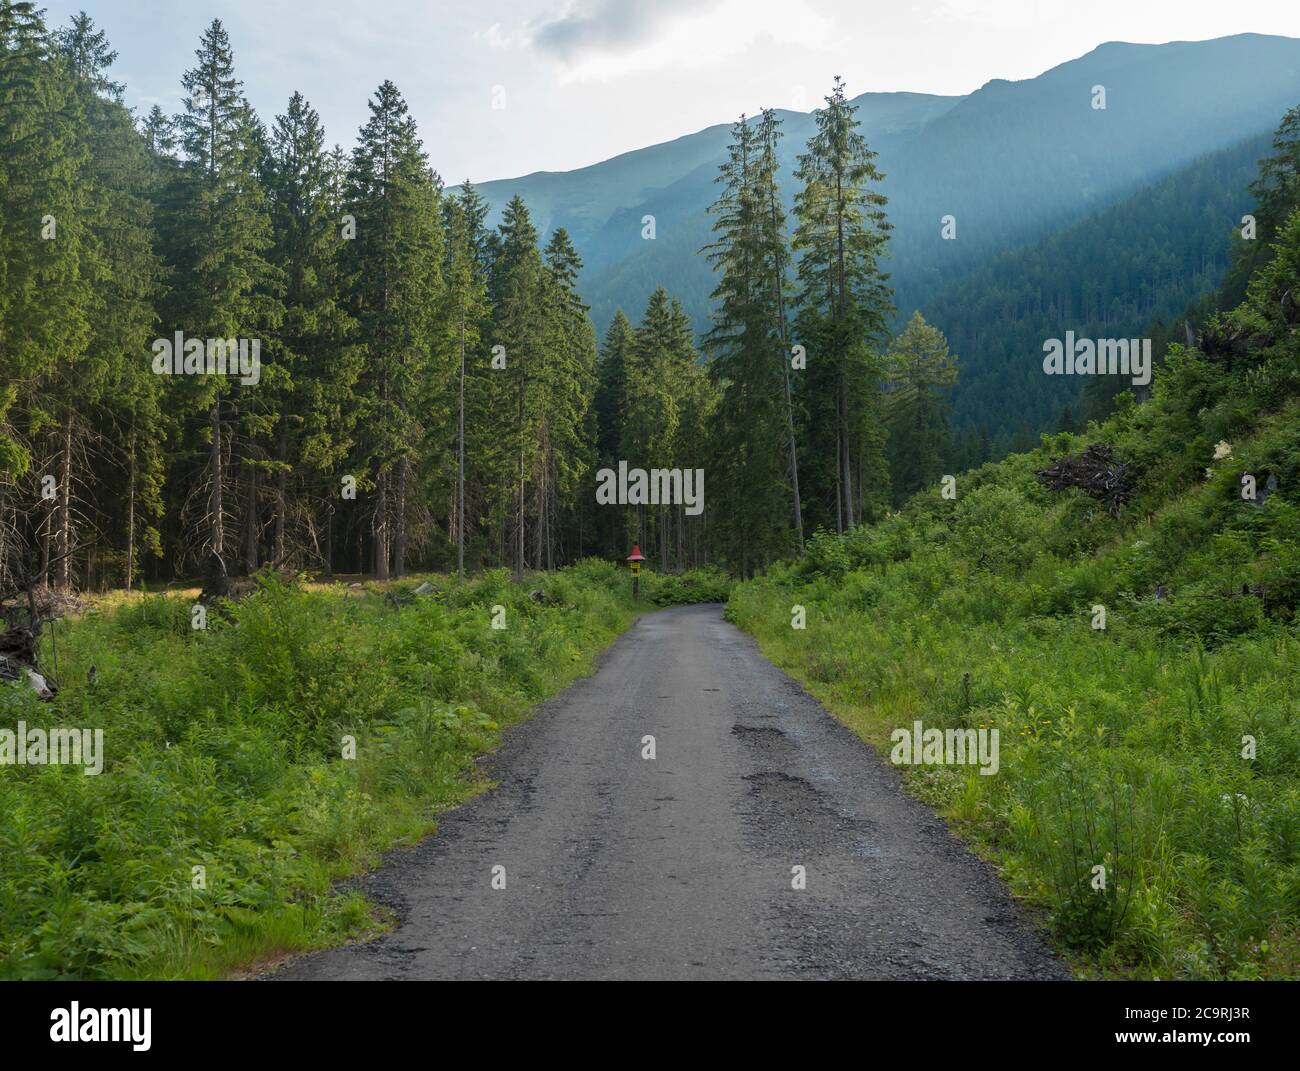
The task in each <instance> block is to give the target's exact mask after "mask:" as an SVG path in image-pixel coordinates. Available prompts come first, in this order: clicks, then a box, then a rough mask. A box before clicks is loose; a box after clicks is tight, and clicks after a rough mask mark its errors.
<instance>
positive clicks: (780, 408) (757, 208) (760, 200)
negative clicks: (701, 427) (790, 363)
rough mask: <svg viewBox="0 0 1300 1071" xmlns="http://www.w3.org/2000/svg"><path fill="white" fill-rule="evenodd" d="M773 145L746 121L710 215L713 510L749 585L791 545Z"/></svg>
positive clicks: (735, 130)
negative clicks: (717, 397) (717, 396)
mask: <svg viewBox="0 0 1300 1071" xmlns="http://www.w3.org/2000/svg"><path fill="white" fill-rule="evenodd" d="M760 135H761V137H760ZM775 138H776V132H775V128H774V126H773V125H772V124H771V123H769V124H768V125H767V127H766V128H759V129H757V130H756V128H755V127H754V126H752V125H751V124H749V123H748V122H746V120H745V118H744V116H742V117H741V118H740V120H739V121H738V122H737V123H736V124H735V125H734V126H733V127H732V141H731V145H730V148H729V150H728V157H727V160H726V162H724V163H723V165H722V166H721V168H720V173H719V175H718V181H719V182H720V183H721V184H722V187H723V188H722V193H721V194H720V196H719V198H718V200H717V201H716V202H715V203H714V205H713V207H712V209H711V211H712V213H713V215H714V217H715V218H714V223H713V231H714V234H715V236H716V237H715V240H714V242H713V243H712V244H711V245H709V246H708V247H706V251H707V253H708V257H709V260H710V263H711V264H712V265H713V267H714V270H715V271H717V272H718V273H719V276H720V278H719V281H718V285H717V287H716V288H715V289H714V291H713V297H714V301H715V308H714V314H713V326H712V328H711V329H710V330H709V332H708V333H707V334H706V335H705V346H706V348H707V349H708V351H709V353H710V354H711V356H712V363H711V366H710V367H711V371H712V373H713V375H714V378H715V381H716V383H717V384H718V386H719V389H720V391H721V401H720V403H719V407H718V412H717V426H716V428H715V429H714V442H715V448H714V450H713V459H714V460H713V468H714V470H715V472H716V474H717V475H716V478H715V479H714V480H713V483H712V486H713V488H714V491H715V497H714V498H713V501H714V502H715V503H716V504H717V505H718V507H719V510H720V512H721V513H722V514H723V515H724V516H726V517H727V518H728V520H729V524H728V526H727V528H726V529H725V533H726V538H725V540H724V544H723V551H724V554H725V555H726V556H727V557H728V559H729V560H730V561H732V562H733V563H734V564H735V566H736V567H737V568H738V569H739V570H740V572H741V574H742V575H744V576H749V575H751V574H752V572H753V571H754V570H755V569H756V568H758V567H759V566H761V565H765V564H766V563H767V562H768V561H770V560H772V559H773V558H774V557H777V556H779V555H781V554H782V553H785V552H786V551H787V550H788V549H789V544H790V542H791V540H790V539H789V532H790V529H789V528H788V527H787V526H786V525H785V524H784V523H783V522H782V521H781V518H782V517H784V516H787V515H788V514H787V507H786V505H785V504H784V503H783V501H782V500H784V502H788V501H789V500H790V496H792V490H787V488H788V486H789V485H788V484H787V479H786V477H787V475H788V474H792V473H793V472H794V471H795V470H794V469H792V467H791V465H790V459H791V454H790V452H789V450H790V442H789V436H788V429H787V427H786V423H785V417H786V415H787V414H788V410H787V409H786V407H785V404H784V399H785V379H784V371H783V369H784V368H785V352H786V339H785V337H784V325H785V306H784V300H785V296H784V274H783V265H784V262H785V251H784V248H783V243H784V239H783V235H782V234H781V219H780V216H779V214H777V213H775V212H774V208H773V205H772V198H773V197H774V196H775V190H774V184H775V172H774V167H775V163H774V161H775V148H774V146H775ZM763 139H766V140H763ZM800 523H801V522H800Z"/></svg>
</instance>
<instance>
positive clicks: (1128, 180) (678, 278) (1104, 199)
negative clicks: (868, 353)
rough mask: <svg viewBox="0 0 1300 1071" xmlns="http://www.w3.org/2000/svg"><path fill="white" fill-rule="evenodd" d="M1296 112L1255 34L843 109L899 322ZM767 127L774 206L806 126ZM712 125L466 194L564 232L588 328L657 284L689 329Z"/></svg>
mask: <svg viewBox="0 0 1300 1071" xmlns="http://www.w3.org/2000/svg"><path fill="white" fill-rule="evenodd" d="M829 81H830V78H829V75H828V78H827V82H828V83H829ZM1098 85H1100V86H1104V87H1105V91H1106V101H1105V103H1106V107H1105V109H1104V110H1097V109H1094V108H1093V106H1092V105H1093V98H1094V93H1093V87H1094V86H1098ZM1298 101H1300V40H1297V39H1293V38H1286V37H1273V36H1264V35H1259V34H1241V35H1237V36H1234V37H1225V38H1219V39H1216V40H1211V41H1194V42H1172V43H1169V44H1163V45H1135V44H1122V43H1110V44H1104V45H1101V46H1099V47H1098V48H1096V49H1094V50H1093V51H1092V52H1089V53H1088V54H1086V55H1084V56H1081V57H1079V58H1078V59H1075V60H1071V61H1070V62H1068V63H1064V64H1061V65H1060V66H1058V67H1054V68H1052V69H1051V70H1049V71H1046V72H1044V73H1043V74H1041V75H1039V76H1038V77H1036V78H1030V79H1026V80H1024V81H1020V82H1008V81H1004V80H1001V79H996V80H994V81H991V82H989V83H988V84H987V85H985V86H983V87H981V88H980V89H979V90H977V91H976V92H974V93H971V94H970V95H969V96H966V97H939V96H931V95H927V94H918V93H868V94H864V95H862V96H860V97H858V98H857V99H856V101H855V103H856V104H858V105H859V107H860V112H859V115H860V118H861V121H862V127H863V130H864V133H865V134H866V136H867V138H868V140H869V142H870V143H871V145H872V147H873V148H875V149H876V150H877V152H878V153H879V154H880V160H879V163H880V165H881V168H882V170H883V171H884V172H885V173H886V179H885V183H884V189H885V192H886V193H887V194H888V196H889V198H890V206H889V214H890V219H891V221H892V222H893V224H894V227H895V231H894V237H893V243H892V245H893V248H892V258H891V263H890V266H889V267H890V270H891V272H892V273H893V276H894V283H895V285H896V287H897V290H898V304H899V308H900V314H904V315H905V314H906V313H907V312H909V311H910V309H911V308H913V307H916V306H917V305H921V304H923V303H924V302H926V301H927V300H928V299H930V298H932V297H933V296H935V295H936V294H937V293H938V292H939V290H940V289H941V288H942V287H943V286H944V285H945V284H948V283H950V282H952V281H954V280H955V279H957V278H958V277H960V276H962V275H964V274H965V273H967V272H968V271H969V270H970V269H972V268H973V267H975V266H977V265H979V264H981V263H983V262H984V261H986V260H987V259H988V258H989V257H990V256H992V255H994V254H996V253H998V252H1001V251H1003V250H1006V249H1008V248H1011V247H1015V246H1019V245H1023V244H1025V243H1026V242H1029V241H1032V240H1034V239H1035V238H1037V237H1039V236H1041V235H1043V234H1044V233H1046V232H1048V231H1050V230H1051V229H1054V228H1058V227H1061V226H1065V225H1068V224H1070V223H1072V222H1075V221H1077V220H1079V219H1081V218H1083V217H1085V216H1087V215H1089V214H1091V213H1093V212H1095V211H1097V210H1098V209H1100V208H1103V207H1105V206H1106V205H1108V204H1111V203H1114V202H1115V201H1117V200H1119V199H1121V198H1124V197H1126V196H1129V195H1131V194H1132V193H1134V192H1135V191H1137V190H1139V189H1141V188H1142V187H1144V186H1147V185H1150V184H1151V183H1153V182H1156V181H1158V180H1160V179H1161V178H1163V177H1165V176H1166V175H1169V174H1170V173H1172V172H1174V171H1176V170H1178V169H1179V168H1181V167H1183V166H1185V165H1187V164H1188V163H1190V162H1191V161H1193V160H1195V159H1197V158H1198V157H1201V156H1204V155H1205V154H1207V153H1209V152H1212V151H1214V150H1217V149H1221V148H1225V147H1228V146H1230V145H1233V144H1236V143H1239V142H1241V141H1242V140H1243V139H1245V138H1246V137H1248V136H1251V135H1254V134H1257V133H1261V132H1264V131H1271V130H1272V129H1273V128H1274V127H1275V126H1276V125H1277V122H1278V120H1279V119H1280V117H1281V115H1282V113H1283V112H1284V111H1285V110H1286V109H1287V108H1288V107H1290V106H1292V105H1294V104H1295V103H1297V102H1298ZM779 114H780V115H781V117H782V118H783V120H784V122H785V139H784V142H783V146H782V148H783V156H784V162H785V170H784V174H783V180H784V185H785V190H784V192H785V194H786V196H787V198H790V197H792V196H793V187H794V176H793V169H794V166H795V161H796V157H797V156H798V154H799V153H800V152H802V151H803V146H804V143H805V141H806V140H807V138H808V135H809V133H810V131H811V129H812V117H811V115H810V114H806V113H798V112H789V111H781V112H780V113H779ZM728 126H729V124H728V123H721V124H719V125H717V126H712V127H709V128H707V129H705V130H701V131H699V132H697V133H695V134H690V135H687V136H686V137H682V138H678V139H677V140H675V141H671V142H666V143H664V144H661V145H654V146H650V147H648V148H645V149H639V150H636V151H634V152H630V153H625V154H623V155H621V156H618V157H615V158H614V159H612V160H607V161H604V162H603V163H599V164H594V165H592V166H590V167H585V168H581V169H579V170H576V171H568V172H547V173H537V174H533V175H527V176H524V177H522V178H517V179H506V180H501V181H497V182H488V183H484V184H483V185H482V186H481V187H480V189H481V191H482V193H483V194H484V196H485V197H487V198H488V200H489V201H490V202H491V203H492V204H493V206H494V208H496V209H497V210H498V211H499V209H500V207H501V206H502V205H504V203H505V202H506V201H507V200H508V199H509V198H510V197H511V196H512V195H514V194H516V193H518V194H520V195H522V196H523V198H524V199H525V201H527V203H528V205H529V207H530V208H531V210H532V211H533V212H534V214H535V217H536V219H537V222H538V223H539V225H540V226H541V227H543V228H544V229H545V230H550V229H551V228H553V227H556V226H560V225H563V226H565V227H567V228H568V229H569V230H570V232H571V233H572V235H573V237H574V241H575V242H576V244H577V247H578V250H579V252H580V253H581V254H582V256H583V258H584V260H585V262H586V267H585V269H584V273H583V278H582V279H581V288H582V293H583V295H584V297H585V298H586V299H587V300H588V301H589V302H591V304H592V315H593V317H594V318H595V320H596V324H597V327H598V328H599V329H602V330H603V328H604V326H605V324H606V323H607V321H608V319H609V317H610V316H611V315H612V314H613V311H614V309H615V308H616V307H617V306H620V305H621V306H623V307H624V308H625V309H626V310H627V311H628V313H629V314H630V315H632V316H633V317H635V316H637V315H639V313H640V311H641V309H642V307H643V306H644V304H645V301H646V299H647V297H648V296H649V294H650V292H651V291H652V290H653V289H654V287H655V286H657V285H659V284H664V285H667V286H668V287H669V288H670V289H672V290H673V291H674V293H676V294H678V295H679V296H680V297H681V298H682V300H683V302H684V304H685V306H686V308H687V311H688V312H689V313H690V314H691V316H692V318H693V319H694V320H695V321H696V327H697V329H701V330H702V329H703V327H704V318H705V317H706V315H707V311H708V307H709V296H708V295H709V293H710V291H711V290H712V287H713V280H712V277H711V273H710V271H709V268H708V265H707V263H706V262H705V261H704V259H703V258H701V257H698V256H696V253H697V252H698V250H699V249H700V247H701V246H703V245H704V244H705V243H706V242H708V241H709V235H710V229H709V228H710V222H709V218H708V215H707V208H708V205H709V204H710V202H711V201H712V200H713V198H714V197H715V196H716V187H715V184H714V176H715V175H716V169H717V165H718V164H719V162H720V161H721V160H722V157H723V154H724V152H725V146H726V142H727V139H728ZM948 214H952V215H954V216H955V217H956V219H957V239H956V240H955V241H944V240H942V239H941V237H940V219H941V217H943V216H944V215H948ZM645 215H653V216H655V220H656V231H657V236H656V238H655V240H654V241H647V240H644V239H642V237H641V231H642V218H643V217H644V216H645Z"/></svg>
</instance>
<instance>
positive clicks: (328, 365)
mask: <svg viewBox="0 0 1300 1071" xmlns="http://www.w3.org/2000/svg"><path fill="white" fill-rule="evenodd" d="M334 184H335V176H334V162H333V160H332V159H331V155H330V153H329V152H328V151H327V150H326V148H325V134H324V130H323V129H322V127H321V124H320V117H319V116H318V115H317V113H316V111H315V110H314V109H313V108H312V107H311V106H310V105H309V104H308V103H307V102H306V101H305V100H304V99H303V97H302V95H301V94H300V93H295V94H294V95H293V96H292V98H290V100H289V105H288V108H287V110H286V111H285V113H284V114H283V115H281V116H278V117H277V118H276V120H275V124H274V126H273V128H272V132H271V145H270V154H269V157H268V160H267V188H268V193H269V197H270V208H271V219H272V226H273V232H274V236H275V245H274V248H273V251H272V257H273V259H274V261H275V263H276V265H277V266H278V267H279V268H280V269H281V270H282V271H283V272H284V294H283V305H284V318H283V322H282V325H281V329H280V333H279V339H278V347H277V352H276V356H277V359H278V361H279V364H280V366H281V368H282V370H283V372H284V375H283V376H282V377H281V378H280V379H279V381H278V382H277V384H276V387H277V389H278V391H279V394H280V397H279V399H278V404H277V411H278V414H279V419H278V421H277V423H276V427H275V429H274V442H275V447H274V460H273V462H272V463H271V465H270V466H268V469H269V471H270V473H271V474H272V475H273V476H274V479H275V496H274V511H273V516H274V519H273V535H272V541H271V556H272V561H273V562H274V563H275V564H276V565H277V566H283V565H284V564H285V563H286V562H287V561H288V560H289V559H290V558H291V557H293V556H295V555H297V554H300V553H302V552H303V551H305V549H306V548H307V547H308V546H311V547H312V548H320V547H321V546H322V545H323V546H324V552H323V553H322V552H321V551H320V550H319V549H315V552H314V556H315V557H316V559H317V560H322V559H323V562H322V563H323V564H324V565H325V566H326V568H330V567H331V566H332V561H333V555H332V536H333V532H332V526H331V524H330V520H331V518H332V516H333V513H334V511H335V502H336V499H337V496H338V490H337V489H338V488H339V486H340V482H339V478H340V476H341V475H342V470H343V465H344V463H345V462H346V460H347V457H348V454H349V452H350V451H351V449H352V447H353V444H354V441H355V434H356V419H357V414H356V407H355V406H354V405H352V404H351V395H352V390H353V387H354V385H355V383H356V380H357V377H358V375H359V374H360V370H361V355H360V352H359V351H358V349H357V347H356V345H355V344H354V342H353V341H352V335H353V333H354V331H355V328H356V324H355V322H354V321H353V320H352V318H351V317H350V316H349V315H348V313H347V311H346V309H345V308H344V307H343V303H342V301H341V297H342V294H341V286H342V273H341V269H340V263H339V262H340V257H341V250H342V246H343V242H344V238H343V233H344V223H343V221H342V219H341V216H342V213H341V211H340V207H339V202H338V197H337V191H336V190H335V188H334ZM295 529H296V533H295V531H294V530H295Z"/></svg>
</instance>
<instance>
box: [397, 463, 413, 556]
mask: <svg viewBox="0 0 1300 1071" xmlns="http://www.w3.org/2000/svg"><path fill="white" fill-rule="evenodd" d="M409 475H410V460H409V459H408V458H407V457H406V456H405V455H403V456H402V458H401V459H400V460H399V461H398V462H397V494H396V496H395V497H396V501H394V503H393V575H394V576H405V575H406V488H407V484H408V482H409Z"/></svg>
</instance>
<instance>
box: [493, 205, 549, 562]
mask: <svg viewBox="0 0 1300 1071" xmlns="http://www.w3.org/2000/svg"><path fill="white" fill-rule="evenodd" d="M537 237H538V236H537V228H536V227H534V226H533V222H532V219H531V217H530V216H529V214H528V209H527V207H526V206H525V205H524V202H523V201H522V200H521V199H520V198H519V197H518V196H516V197H513V198H511V200H510V203H509V204H507V205H506V208H505V213H504V214H503V216H502V220H501V225H500V227H499V228H498V234H497V239H496V242H495V243H494V245H495V257H494V260H493V264H492V274H491V280H490V294H491V298H492V307H493V322H492V333H491V339H492V343H493V345H494V346H499V347H501V349H500V351H498V352H500V353H501V354H502V355H503V356H504V360H505V368H504V369H500V370H496V369H494V370H492V371H490V372H489V373H488V377H489V386H490V388H491V395H492V396H493V397H494V398H495V399H496V400H497V401H498V403H499V405H497V406H496V407H494V411H495V412H496V413H497V414H498V419H497V421H496V422H495V423H496V425H497V427H498V428H499V435H497V436H496V441H497V442H498V443H499V447H498V448H497V449H494V450H493V451H492V453H493V455H495V458H496V459H497V462H498V468H500V467H501V466H500V462H501V461H506V462H507V463H508V462H509V461H510V460H513V465H514V477H513V484H514V490H513V498H514V504H513V511H509V510H498V516H499V518H500V525H501V528H502V533H503V537H504V533H505V530H506V529H507V527H508V526H509V525H513V540H512V544H513V555H512V556H513V559H514V564H515V578H516V579H517V580H521V581H522V580H523V575H524V569H525V564H526V559H525V529H526V505H527V499H526V492H527V483H528V479H529V477H530V475H532V474H533V473H534V472H535V471H536V469H537V463H538V458H539V456H540V454H541V446H540V442H539V439H538V430H539V428H540V425H541V400H542V397H543V393H542V389H541V386H542V377H541V374H540V363H541V361H542V359H543V355H544V346H545V341H546V311H545V295H546V285H545V268H544V265H543V264H542V258H541V253H540V252H539V250H538V248H537ZM507 406H508V407H509V408H507ZM506 413H510V414H511V416H512V417H513V423H510V424H507V423H505V419H506V418H505V414H506ZM510 512H513V517H510V516H509V514H510ZM504 543H505V540H504V538H503V539H502V550H503V551H504ZM536 564H537V563H536V562H534V565H536Z"/></svg>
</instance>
